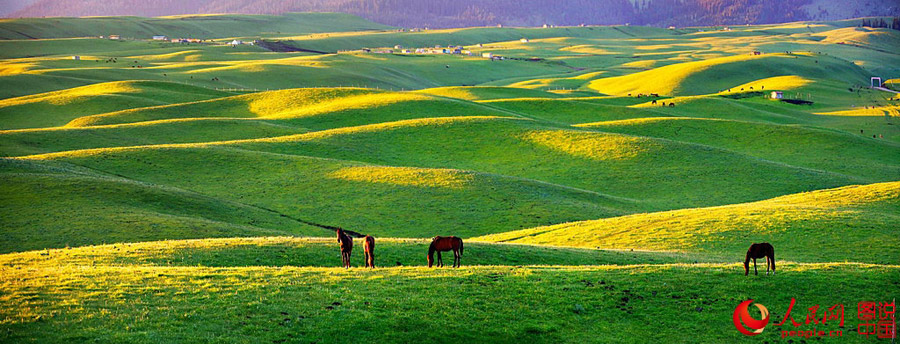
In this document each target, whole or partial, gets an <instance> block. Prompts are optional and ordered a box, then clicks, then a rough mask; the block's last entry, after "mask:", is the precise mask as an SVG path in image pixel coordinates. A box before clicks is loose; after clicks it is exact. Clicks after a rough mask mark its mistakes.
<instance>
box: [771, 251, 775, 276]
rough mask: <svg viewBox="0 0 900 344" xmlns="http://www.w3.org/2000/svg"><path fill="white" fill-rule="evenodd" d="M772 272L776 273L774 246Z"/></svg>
mask: <svg viewBox="0 0 900 344" xmlns="http://www.w3.org/2000/svg"><path fill="white" fill-rule="evenodd" d="M771 259H772V273H775V248H774V247H772V257H771Z"/></svg>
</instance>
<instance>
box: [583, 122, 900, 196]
mask: <svg viewBox="0 0 900 344" xmlns="http://www.w3.org/2000/svg"><path fill="white" fill-rule="evenodd" d="M580 126H581V127H586V128H592V129H597V130H601V131H605V132H616V133H622V134H629V135H638V136H650V137H659V138H666V139H670V140H676V141H681V142H691V143H699V144H704V145H710V146H714V147H721V148H725V149H728V150H732V151H736V152H741V153H744V154H748V155H751V156H755V157H759V158H762V159H766V160H770V161H778V162H782V163H786V164H792V165H794V166H803V167H807V168H812V169H817V170H826V171H834V172H838V173H841V174H845V175H852V176H856V177H861V178H872V179H870V180H872V181H890V180H894V179H896V178H895V177H896V176H898V175H900V165H897V164H898V163H900V146H898V145H897V144H895V143H892V142H886V141H884V140H874V139H872V138H871V137H868V138H867V137H865V136H862V135H854V134H850V133H844V132H839V131H832V130H822V129H817V128H809V127H801V126H787V125H773V124H760V123H751V122H740V121H731V120H717V119H692V118H683V117H680V118H643V119H635V120H623V121H610V122H597V123H588V124H583V125H580ZM711 133H715V134H711ZM835 156H841V157H843V158H842V159H840V160H839V161H836V160H834V159H833V157H835Z"/></svg>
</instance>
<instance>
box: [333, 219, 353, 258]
mask: <svg viewBox="0 0 900 344" xmlns="http://www.w3.org/2000/svg"><path fill="white" fill-rule="evenodd" d="M337 241H338V243H340V244H341V262H342V263H343V266H344V267H345V268H350V252H352V251H353V238H351V237H350V236H349V235H347V234H344V230H343V229H341V228H338V229H337Z"/></svg>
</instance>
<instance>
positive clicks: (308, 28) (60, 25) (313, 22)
mask: <svg viewBox="0 0 900 344" xmlns="http://www.w3.org/2000/svg"><path fill="white" fill-rule="evenodd" d="M389 28H390V27H389V26H386V25H381V24H377V23H373V22H370V21H367V20H365V19H362V18H359V17H357V16H353V15H348V14H341V13H288V14H284V15H279V16H270V15H269V16H267V15H241V14H227V15H181V16H169V17H156V18H142V17H88V18H64V17H63V18H50V19H44V18H17V19H3V20H0V39H36V38H65V37H88V36H109V35H120V36H122V38H136V39H150V38H151V37H152V36H154V35H167V36H169V37H171V38H181V37H185V38H200V39H210V38H224V37H235V36H257V35H265V34H266V33H268V34H270V35H271V34H288V33H291V34H304V33H317V32H338V31H364V30H383V29H389Z"/></svg>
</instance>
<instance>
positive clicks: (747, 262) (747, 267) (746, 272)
mask: <svg viewBox="0 0 900 344" xmlns="http://www.w3.org/2000/svg"><path fill="white" fill-rule="evenodd" d="M752 250H753V246H750V249H749V250H747V257H745V258H744V276H748V275H750V256H751V255H752V254H751V252H752Z"/></svg>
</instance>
